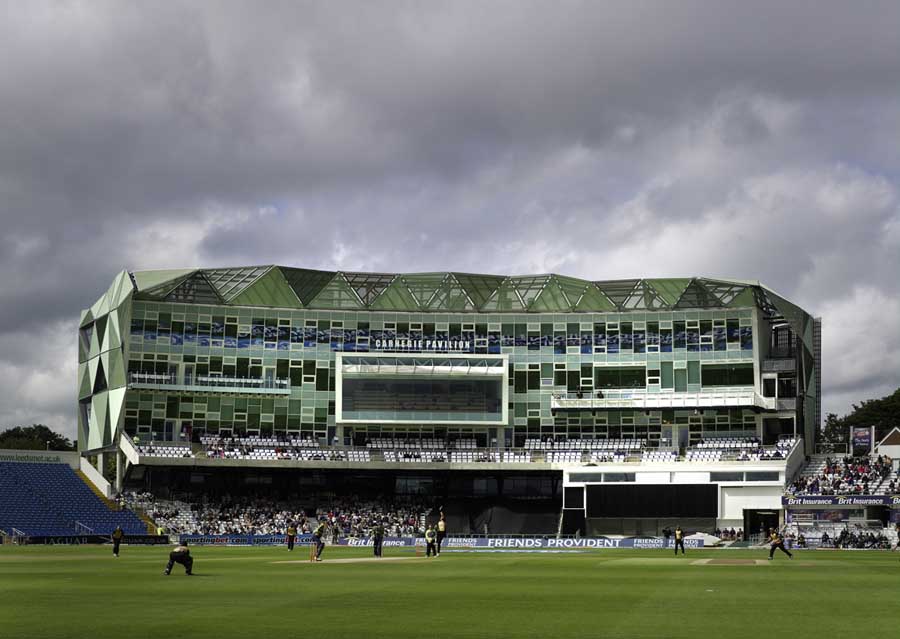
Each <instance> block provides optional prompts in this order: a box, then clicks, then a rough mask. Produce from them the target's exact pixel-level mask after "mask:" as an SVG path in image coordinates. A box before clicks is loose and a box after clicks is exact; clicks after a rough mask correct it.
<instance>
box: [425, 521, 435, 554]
mask: <svg viewBox="0 0 900 639" xmlns="http://www.w3.org/2000/svg"><path fill="white" fill-rule="evenodd" d="M436 540H437V533H435V532H434V527H433V526H428V530H426V531H425V556H426V557H431V556H432V555H434V556H435V557H437V543H436Z"/></svg>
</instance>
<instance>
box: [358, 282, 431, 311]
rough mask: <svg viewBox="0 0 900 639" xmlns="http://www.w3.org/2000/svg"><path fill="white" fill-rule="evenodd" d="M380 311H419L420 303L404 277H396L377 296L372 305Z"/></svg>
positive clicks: (372, 307) (371, 306) (373, 308)
mask: <svg viewBox="0 0 900 639" xmlns="http://www.w3.org/2000/svg"><path fill="white" fill-rule="evenodd" d="M369 308H371V309H372V310H379V311H418V310H420V309H419V304H418V302H416V298H414V297H413V296H412V293H410V292H409V289H408V288H406V284H405V283H404V281H403V278H402V277H399V276H398V277H396V278H395V279H394V281H393V282H391V284H390V285H389V286H388V287H387V288H386V289H384V290H383V291H382V292H381V295H379V296H378V297H376V298H375V300H374V301H373V302H372V304H371V305H370V307H369Z"/></svg>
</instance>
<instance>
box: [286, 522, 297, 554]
mask: <svg viewBox="0 0 900 639" xmlns="http://www.w3.org/2000/svg"><path fill="white" fill-rule="evenodd" d="M296 539H297V526H295V525H294V524H293V523H291V524H288V527H287V547H288V552H290V551H292V550H293V549H294V540H296Z"/></svg>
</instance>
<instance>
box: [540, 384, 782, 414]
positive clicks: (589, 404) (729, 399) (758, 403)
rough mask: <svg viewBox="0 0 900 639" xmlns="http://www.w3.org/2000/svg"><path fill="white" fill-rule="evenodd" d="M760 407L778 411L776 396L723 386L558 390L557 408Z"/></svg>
mask: <svg viewBox="0 0 900 639" xmlns="http://www.w3.org/2000/svg"><path fill="white" fill-rule="evenodd" d="M730 406H734V407H739V406H744V407H756V408H762V409H764V410H775V408H776V405H775V399H774V398H768V397H763V396H762V395H759V394H757V393H756V392H755V391H754V390H753V388H746V387H739V388H722V389H716V390H715V391H702V392H699V393H674V392H667V393H662V392H648V391H646V390H643V389H634V390H625V389H622V390H604V391H602V394H601V393H598V392H597V391H594V393H588V392H584V393H556V394H554V395H553V397H552V399H551V400H550V407H551V408H552V409H553V410H567V409H569V410H572V409H574V410H597V409H606V408H639V409H651V408H725V407H730Z"/></svg>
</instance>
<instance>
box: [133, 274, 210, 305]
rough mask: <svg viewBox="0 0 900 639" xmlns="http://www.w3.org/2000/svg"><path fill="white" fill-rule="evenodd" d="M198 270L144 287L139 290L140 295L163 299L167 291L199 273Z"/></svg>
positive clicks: (172, 289)
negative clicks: (150, 286)
mask: <svg viewBox="0 0 900 639" xmlns="http://www.w3.org/2000/svg"><path fill="white" fill-rule="evenodd" d="M199 272H200V271H191V272H190V273H188V274H187V275H185V276H183V277H179V278H177V279H174V280H169V281H166V282H164V283H162V284H158V285H156V286H154V287H152V288H148V289H145V290H143V291H141V292H140V295H141V297H152V298H156V299H164V298H165V297H166V296H167V295H168V294H169V293H171V292H172V291H174V290H175V289H176V288H178V287H179V286H180V285H181V284H182V283H184V282H186V281H187V280H189V279H190V278H191V277H192V276H193V275H195V274H197V273H199Z"/></svg>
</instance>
